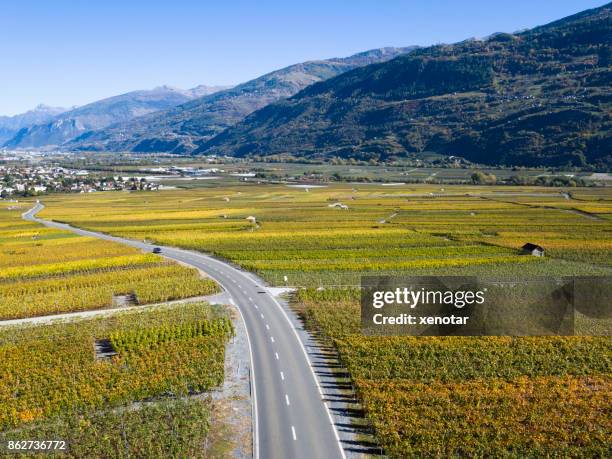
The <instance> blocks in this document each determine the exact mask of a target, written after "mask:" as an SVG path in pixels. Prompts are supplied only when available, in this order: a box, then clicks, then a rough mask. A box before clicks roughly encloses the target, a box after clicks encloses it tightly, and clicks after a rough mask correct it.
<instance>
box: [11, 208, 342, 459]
mask: <svg viewBox="0 0 612 459" xmlns="http://www.w3.org/2000/svg"><path fill="white" fill-rule="evenodd" d="M43 208H44V206H43V205H42V204H40V203H37V204H36V206H35V207H33V208H32V209H31V210H29V211H28V212H26V213H24V214H23V218H24V219H26V220H30V221H35V222H37V223H41V224H43V225H45V226H49V227H53V228H58V229H62V230H68V231H72V232H74V233H77V234H80V235H83V236H92V237H97V238H100V239H104V240H108V241H113V242H119V243H122V244H126V245H129V246H132V247H136V248H138V249H142V250H144V251H151V250H152V249H153V248H154V247H156V246H155V245H152V244H147V243H144V242H139V241H134V240H130V239H123V238H120V237H115V236H110V235H107V234H102V233H97V232H94V231H88V230H83V229H80V228H75V227H72V226H70V225H66V224H63V223H57V222H52V221H47V220H42V219H40V218H37V217H35V214H36V213H37V212H39V211H40V210H42V209H43ZM161 247H162V253H161V255H162V256H164V257H166V258H170V259H172V260H176V261H180V262H182V263H185V264H187V265H190V266H193V267H196V268H198V269H201V270H202V271H204V272H205V273H207V274H208V275H209V276H210V277H212V278H213V279H215V280H216V281H217V282H218V283H219V284H220V285H221V286H222V287H223V288H224V289H225V290H226V291H227V292H228V294H229V295H230V298H231V300H230V301H232V302H233V303H234V304H236V305H237V306H238V308H239V310H240V312H241V315H242V317H243V319H244V322H245V324H246V329H247V335H248V341H249V348H250V352H251V363H252V365H251V382H252V386H251V387H252V389H251V392H252V397H253V408H254V410H253V411H254V416H253V438H254V440H253V447H254V457H255V458H262V459H268V458H283V459H285V458H286V459H292V458H308V459H313V458H344V457H345V454H344V451H343V449H342V446H341V443H340V440H339V436H338V431H337V429H336V427H335V426H334V423H333V418H332V415H331V413H330V410H329V407H328V405H327V403H326V402H324V400H323V392H322V389H321V386H320V384H319V381H318V379H317V377H316V375H315V372H314V371H313V367H312V365H311V362H310V360H309V358H308V354H307V353H306V349H305V347H304V345H303V343H302V341H301V339H300V337H299V334H298V333H297V327H298V323H297V321H296V319H295V317H294V316H293V314H292V313H291V312H290V311H286V310H285V309H284V308H283V306H281V305H280V304H279V303H278V302H277V301H276V299H275V298H274V297H273V296H272V295H271V294H270V293H269V291H268V290H267V289H266V287H265V286H264V285H263V282H262V281H261V280H260V279H258V278H257V277H255V276H254V275H252V274H250V273H246V272H244V271H241V270H239V269H236V268H234V267H233V266H231V265H229V264H227V263H224V262H222V261H219V260H217V259H214V258H212V257H209V256H207V255H204V254H201V253H198V252H193V251H189V250H182V249H176V248H173V247H163V246H161Z"/></svg>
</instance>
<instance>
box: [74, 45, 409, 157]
mask: <svg viewBox="0 0 612 459" xmlns="http://www.w3.org/2000/svg"><path fill="white" fill-rule="evenodd" d="M414 49H415V47H409V48H381V49H374V50H370V51H366V52H363V53H359V54H355V55H353V56H350V57H346V58H334V59H328V60H320V61H309V62H303V63H300V64H295V65H291V66H289V67H286V68H283V69H280V70H277V71H274V72H271V73H268V74H266V75H263V76H261V77H259V78H256V79H254V80H251V81H247V82H246V83H242V84H239V85H237V86H235V87H233V88H230V89H226V90H225V91H219V92H216V93H214V94H212V95H209V96H206V97H201V98H198V99H194V100H192V101H189V102H187V103H184V104H180V105H177V106H175V107H172V108H170V109H167V110H160V111H157V112H154V113H151V114H148V115H145V116H140V117H137V118H133V119H131V120H129V121H127V122H122V123H116V124H114V125H112V126H109V127H108V128H106V129H102V130H98V131H96V132H86V133H84V134H82V135H81V136H79V137H78V138H76V139H74V140H73V141H72V142H70V143H68V144H67V147H69V148H72V149H79V150H111V151H135V152H151V151H166V152H172V153H190V152H191V151H193V150H194V149H195V148H197V146H198V145H199V144H201V143H202V142H204V141H206V140H207V139H209V138H211V137H213V136H215V135H216V134H219V133H220V132H222V131H223V130H224V129H226V128H228V127H230V126H232V125H234V124H235V123H237V122H239V121H241V120H242V119H243V118H244V117H245V116H247V115H248V114H249V113H252V112H253V111H255V110H257V109H260V108H262V107H265V106H266V105H268V104H270V103H272V102H275V101H277V100H280V99H284V98H286V97H289V96H292V95H294V94H296V93H297V92H299V91H300V90H302V89H304V88H305V87H307V86H309V85H311V84H313V83H316V82H318V81H322V80H325V79H327V78H331V77H333V76H336V75H339V74H341V73H344V72H347V71H349V70H352V69H354V68H357V67H360V66H364V65H368V64H372V63H376V62H384V61H387V60H389V59H392V58H394V57H397V56H398V55H400V54H404V53H408V52H410V51H412V50H414Z"/></svg>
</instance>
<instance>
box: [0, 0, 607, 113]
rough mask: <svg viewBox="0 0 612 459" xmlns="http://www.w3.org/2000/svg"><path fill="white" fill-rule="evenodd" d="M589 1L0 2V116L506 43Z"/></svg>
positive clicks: (595, 3) (590, 4)
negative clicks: (406, 51) (469, 43)
mask: <svg viewBox="0 0 612 459" xmlns="http://www.w3.org/2000/svg"><path fill="white" fill-rule="evenodd" d="M603 4H605V2H604V1H602V0H599V1H591V0H573V1H571V0H511V1H507V0H495V1H492V0H460V1H457V0H425V1H422V0H403V1H402V0H370V1H366V0H305V1H301V2H295V1H291V0H274V1H273V0H251V1H237V0H221V1H219V0H215V1H205V0H199V1H198V0H173V1H165V2H162V1H157V0H148V1H141V0H122V1H117V0H104V1H85V0H82V1H77V0H73V1H69V0H53V1H49V0H38V1H36V0H34V1H31V0H2V2H0V58H1V59H2V63H3V65H2V67H1V68H0V115H13V114H16V113H21V112H24V111H26V110H29V109H31V108H33V107H35V106H36V105H38V104H39V103H44V104H47V105H52V106H64V107H66V106H72V105H83V104H86V103H89V102H93V101H95V100H99V99H102V98H104V97H110V96H113V95H117V94H122V93H125V92H128V91H133V90H136V89H150V88H153V87H155V86H160V85H164V84H167V85H171V86H176V87H180V88H190V87H194V86H197V85H198V84H207V85H228V84H237V83H241V82H244V81H248V80H250V79H252V78H255V77H257V76H260V75H262V74H264V73H267V72H270V71H273V70H276V69H279V68H282V67H285V66H287V65H291V64H294V63H297V62H302V61H306V60H311V59H325V58H331V57H343V56H348V55H351V54H354V53H357V52H360V51H365V50H367V49H372V48H379V47H383V46H410V45H422V46H425V45H431V44H435V43H452V42H456V41H460V40H463V39H465V38H469V37H483V36H486V35H489V34H491V33H493V32H501V31H503V32H512V31H516V30H519V29H524V28H529V27H534V26H536V25H541V24H545V23H547V22H551V21H553V20H556V19H560V18H562V17H564V16H568V15H570V14H574V13H576V12H578V11H581V10H584V9H588V8H593V7H597V6H601V5H603Z"/></svg>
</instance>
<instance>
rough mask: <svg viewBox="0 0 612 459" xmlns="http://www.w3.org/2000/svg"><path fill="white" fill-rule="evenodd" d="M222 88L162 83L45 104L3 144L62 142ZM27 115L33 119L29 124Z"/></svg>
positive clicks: (28, 144)
mask: <svg viewBox="0 0 612 459" xmlns="http://www.w3.org/2000/svg"><path fill="white" fill-rule="evenodd" d="M222 89H227V87H225V86H212V87H211V86H203V85H202V86H197V87H195V88H192V89H188V90H182V89H177V88H173V87H170V86H160V87H157V88H154V89H152V90H140V91H132V92H128V93H126V94H121V95H118V96H114V97H109V98H107V99H102V100H99V101H96V102H93V103H90V104H87V105H83V106H81V107H77V108H73V109H71V110H63V109H47V108H46V107H44V108H45V110H42V109H40V106H39V108H38V109H37V110H34V111H33V112H27V113H25V114H24V115H21V117H20V118H19V119H20V120H21V125H20V129H19V130H18V131H17V132H15V133H14V134H13V136H12V137H11V138H10V139H9V140H7V141H5V143H4V146H5V147H8V148H28V147H44V146H50V145H54V146H57V145H63V144H64V143H66V142H67V141H69V140H72V139H74V138H75V137H77V136H79V135H81V134H82V133H84V132H88V131H91V130H95V129H102V128H104V127H106V126H108V125H111V124H114V123H118V122H121V121H127V120H129V119H131V118H134V117H137V116H142V115H146V114H147V113H151V112H155V111H158V110H163V109H166V108H170V107H174V106H175V105H179V104H181V103H184V102H187V101H189V100H192V99H194V98H198V97H202V96H206V95H209V94H212V93H214V92H216V91H219V90H222ZM53 111H55V113H53ZM28 114H30V115H28ZM35 115H38V117H36V116H35ZM12 118H16V117H12ZM26 118H27V119H29V120H32V122H31V123H29V124H27V123H26V122H25V119H26ZM1 123H2V120H1V119H0V126H2V124H1Z"/></svg>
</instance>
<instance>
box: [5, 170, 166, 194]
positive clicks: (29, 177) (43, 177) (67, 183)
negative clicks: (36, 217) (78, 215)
mask: <svg viewBox="0 0 612 459" xmlns="http://www.w3.org/2000/svg"><path fill="white" fill-rule="evenodd" d="M158 189H159V184H157V183H154V182H150V181H148V180H147V179H146V178H145V177H123V176H120V175H112V176H104V175H100V174H92V173H91V172H89V171H86V170H74V169H65V168H63V167H47V166H29V167H25V166H24V167H19V166H0V197H2V198H8V197H11V196H24V197H27V196H37V195H40V194H45V193H56V192H61V193H91V192H95V191H117V190H131V191H139V190H147V191H155V190H158Z"/></svg>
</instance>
